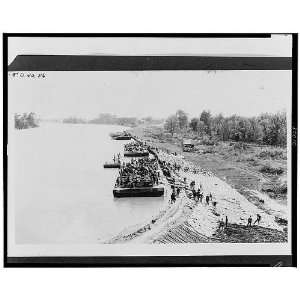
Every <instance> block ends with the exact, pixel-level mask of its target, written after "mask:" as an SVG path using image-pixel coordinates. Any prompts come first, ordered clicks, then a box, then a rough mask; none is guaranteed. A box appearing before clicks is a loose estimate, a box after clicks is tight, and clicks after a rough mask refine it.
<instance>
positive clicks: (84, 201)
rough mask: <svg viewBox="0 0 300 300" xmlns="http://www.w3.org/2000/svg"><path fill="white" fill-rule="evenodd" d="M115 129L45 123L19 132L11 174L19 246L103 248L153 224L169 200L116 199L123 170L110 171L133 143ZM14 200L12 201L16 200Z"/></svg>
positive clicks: (12, 146) (12, 153) (15, 134)
mask: <svg viewBox="0 0 300 300" xmlns="http://www.w3.org/2000/svg"><path fill="white" fill-rule="evenodd" d="M122 129H124V128H122V127H120V126H112V125H92V124H91V125H82V124H59V123H42V124H41V127H39V128H34V129H26V130H14V131H13V134H11V135H10V137H9V149H10V152H9V155H10V156H11V157H10V158H11V159H9V168H10V170H11V173H10V174H11V177H10V178H11V179H10V180H11V184H12V185H11V186H12V191H13V193H11V194H10V196H11V197H13V200H14V209H15V237H16V243H20V244H22V243H32V244H36V243H97V242H99V241H100V240H102V239H106V238H109V237H110V236H111V235H114V234H117V233H118V232H120V231H122V230H123V229H124V228H126V227H127V226H130V225H134V224H136V223H140V222H143V221H146V220H149V219H150V218H151V217H152V216H153V215H155V214H156V213H157V212H158V211H159V210H160V208H161V207H162V206H163V204H164V201H166V200H165V199H164V197H158V198H155V197H154V198H120V199H117V198H114V197H113V194H112V189H113V187H114V184H115V180H116V178H117V174H118V169H104V168H103V163H104V162H105V161H109V160H111V159H112V156H113V154H114V153H118V152H120V153H121V154H123V146H124V144H125V143H128V141H115V140H112V139H111V138H110V136H109V133H111V132H115V131H120V130H122ZM10 196H9V197H10Z"/></svg>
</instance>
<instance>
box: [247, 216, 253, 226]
mask: <svg viewBox="0 0 300 300" xmlns="http://www.w3.org/2000/svg"><path fill="white" fill-rule="evenodd" d="M248 226H249V227H251V226H252V217H251V216H250V217H249V218H248V223H247V227H248Z"/></svg>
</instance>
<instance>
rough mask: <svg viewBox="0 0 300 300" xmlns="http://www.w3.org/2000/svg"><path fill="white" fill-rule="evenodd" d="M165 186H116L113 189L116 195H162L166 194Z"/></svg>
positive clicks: (120, 196) (117, 196)
mask: <svg viewBox="0 0 300 300" xmlns="http://www.w3.org/2000/svg"><path fill="white" fill-rule="evenodd" d="M164 192H165V190H164V186H163V185H156V186H152V187H134V188H129V187H128V188H122V187H116V188H114V189H113V194H114V197H116V198H122V197H161V196H163V195H164Z"/></svg>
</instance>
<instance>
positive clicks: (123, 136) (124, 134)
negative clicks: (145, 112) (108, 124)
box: [110, 132, 131, 140]
mask: <svg viewBox="0 0 300 300" xmlns="http://www.w3.org/2000/svg"><path fill="white" fill-rule="evenodd" d="M110 136H111V138H112V139H114V140H131V135H130V134H128V133H127V132H115V133H111V134H110Z"/></svg>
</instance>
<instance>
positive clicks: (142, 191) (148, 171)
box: [113, 157, 164, 198]
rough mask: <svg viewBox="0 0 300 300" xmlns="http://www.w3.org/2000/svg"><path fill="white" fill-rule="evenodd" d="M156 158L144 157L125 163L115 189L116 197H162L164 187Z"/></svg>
mask: <svg viewBox="0 0 300 300" xmlns="http://www.w3.org/2000/svg"><path fill="white" fill-rule="evenodd" d="M160 181H161V180H160V170H159V165H158V161H157V159H155V158H149V157H143V158H140V159H131V161H130V162H128V163H126V164H125V163H123V164H122V166H121V168H120V171H119V176H118V178H117V180H116V184H115V187H114V189H113V195H114V196H115V197H118V198H119V197H160V196H163V195H164V186H163V185H162V184H161V182H160Z"/></svg>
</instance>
